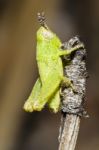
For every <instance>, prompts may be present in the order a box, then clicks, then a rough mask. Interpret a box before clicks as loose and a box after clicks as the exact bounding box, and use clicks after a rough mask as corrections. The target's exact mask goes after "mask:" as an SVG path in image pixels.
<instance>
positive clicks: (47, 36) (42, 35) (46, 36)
mask: <svg viewBox="0 0 99 150" xmlns="http://www.w3.org/2000/svg"><path fill="white" fill-rule="evenodd" d="M54 37H55V34H54V33H52V32H51V31H50V30H49V29H48V28H45V27H43V26H41V27H40V28H39V30H38V31H37V40H39V41H43V40H45V41H48V42H49V41H50V40H52V39H53V38H54Z"/></svg>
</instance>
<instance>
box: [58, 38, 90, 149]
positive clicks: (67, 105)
mask: <svg viewBox="0 0 99 150" xmlns="http://www.w3.org/2000/svg"><path fill="white" fill-rule="evenodd" d="M79 43H81V42H80V40H79V38H78V37H74V38H72V39H71V40H69V42H67V43H65V48H69V49H70V48H71V47H73V46H75V45H76V44H79ZM64 68H65V69H64V71H65V75H66V76H68V77H69V78H70V79H71V80H72V81H73V85H74V87H75V89H76V91H77V92H76V93H74V92H73V90H72V89H71V88H64V89H63V91H62V93H63V94H62V116H61V127H60V133H59V141H60V144H59V150H74V149H75V145H76V140H77V136H78V131H79V126H80V116H82V115H84V116H88V115H87V114H86V111H85V110H84V108H83V104H84V98H85V92H86V77H87V71H86V50H85V49H84V48H83V49H80V50H78V51H76V52H75V54H74V55H73V56H72V62H71V64H69V65H68V66H67V65H66V66H65V67H64Z"/></svg>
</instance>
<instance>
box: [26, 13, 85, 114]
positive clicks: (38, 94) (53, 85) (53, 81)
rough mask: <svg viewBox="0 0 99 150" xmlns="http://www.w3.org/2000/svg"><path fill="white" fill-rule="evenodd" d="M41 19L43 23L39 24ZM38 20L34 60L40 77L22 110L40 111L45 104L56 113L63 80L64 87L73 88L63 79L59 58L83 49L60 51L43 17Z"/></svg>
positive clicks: (58, 107) (75, 48)
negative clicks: (38, 26) (39, 25)
mask: <svg viewBox="0 0 99 150" xmlns="http://www.w3.org/2000/svg"><path fill="white" fill-rule="evenodd" d="M41 17H42V16H41ZM42 19H43V23H42V22H41V20H42ZM39 20H40V24H41V27H40V28H39V30H38V31H37V53H36V60H37V65H38V70H39V76H40V77H39V78H38V79H37V81H36V83H35V85H34V87H33V90H32V92H31V94H30V96H29V98H28V99H27V101H26V102H25V104H24V109H25V110H26V111H29V112H32V111H41V110H42V109H43V108H44V106H45V105H46V104H47V105H48V107H49V108H50V109H52V110H53V112H55V113H56V112H58V111H59V109H60V104H61V102H60V89H61V85H62V82H63V80H64V83H66V86H67V85H68V86H71V87H72V88H73V85H72V83H71V81H70V79H68V78H67V77H65V78H64V74H63V64H62V59H61V57H60V56H62V55H70V54H71V53H72V52H73V51H75V50H78V49H79V48H81V47H83V45H77V46H75V47H73V48H71V49H70V50H63V51H62V50H61V46H62V43H61V41H60V39H59V38H58V37H57V36H56V34H55V33H53V32H52V31H51V30H50V29H49V28H48V27H47V25H46V23H45V22H44V15H43V18H40V14H39Z"/></svg>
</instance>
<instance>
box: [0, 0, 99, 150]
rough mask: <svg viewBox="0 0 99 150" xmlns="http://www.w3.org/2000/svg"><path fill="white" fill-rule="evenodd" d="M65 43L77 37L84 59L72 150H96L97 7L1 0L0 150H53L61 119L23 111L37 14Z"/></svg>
mask: <svg viewBox="0 0 99 150" xmlns="http://www.w3.org/2000/svg"><path fill="white" fill-rule="evenodd" d="M39 11H40V12H41V11H45V13H46V17H47V24H48V25H49V26H50V28H51V29H52V30H53V31H54V32H56V33H57V35H58V36H59V37H60V38H61V39H62V41H66V40H68V39H69V38H71V37H73V36H75V35H80V36H81V38H82V41H84V43H85V45H86V49H87V53H88V59H87V68H88V72H89V75H90V78H89V79H88V82H87V96H86V100H87V110H88V112H89V114H90V118H89V119H82V120H81V127H80V132H79V136H78V141H77V146H76V150H99V68H98V67H99V1H98V0H50V1H47V0H41V1H40V0H0V150H40V149H42V150H57V149H58V132H59V126H60V113H58V114H53V113H51V112H50V111H49V110H47V109H45V110H44V111H42V112H39V113H38V112H34V113H32V114H29V113H26V112H24V110H23V109H22V107H23V104H24V101H25V100H26V99H27V98H28V96H29V94H30V92H31V89H32V87H33V84H34V83H35V81H36V78H37V76H38V70H37V64H36V59H35V52H36V31H37V29H38V27H39V24H38V22H37V12H39Z"/></svg>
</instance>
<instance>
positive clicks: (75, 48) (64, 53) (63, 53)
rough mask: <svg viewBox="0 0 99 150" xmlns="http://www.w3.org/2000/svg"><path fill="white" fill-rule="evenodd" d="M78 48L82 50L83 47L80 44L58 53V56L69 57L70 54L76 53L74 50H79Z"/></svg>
mask: <svg viewBox="0 0 99 150" xmlns="http://www.w3.org/2000/svg"><path fill="white" fill-rule="evenodd" d="M80 48H84V45H83V43H80V44H78V45H76V46H74V47H73V48H71V49H66V50H63V51H60V54H59V55H60V56H62V55H70V54H71V53H72V52H74V51H76V50H79V49H80Z"/></svg>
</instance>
